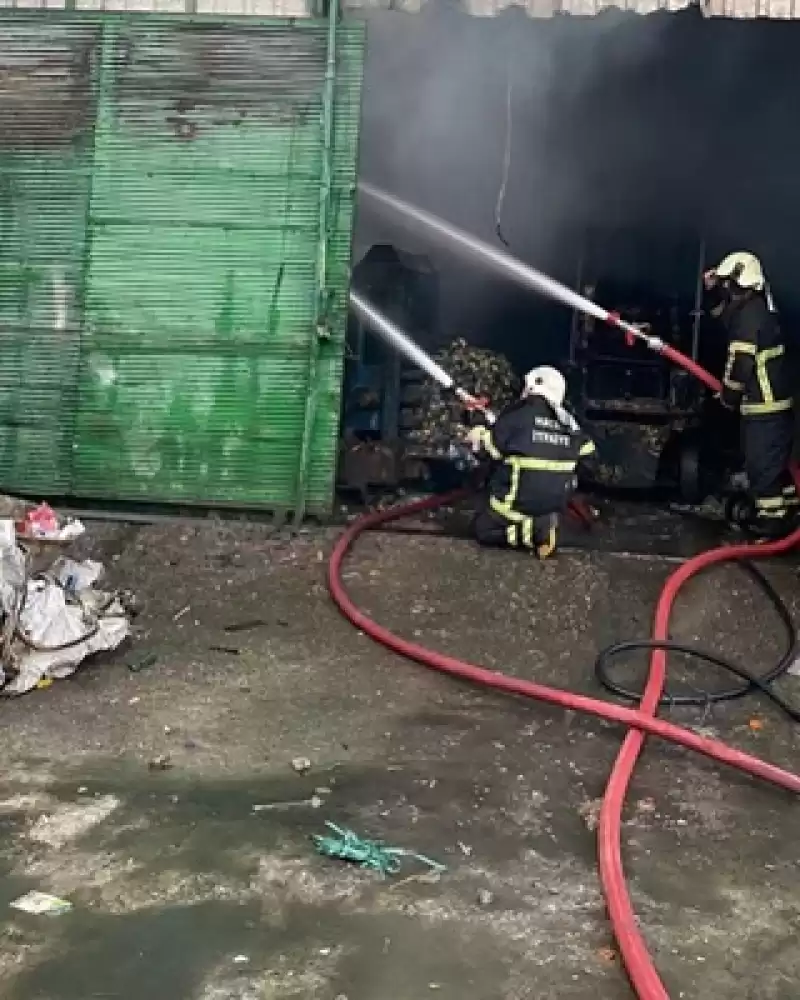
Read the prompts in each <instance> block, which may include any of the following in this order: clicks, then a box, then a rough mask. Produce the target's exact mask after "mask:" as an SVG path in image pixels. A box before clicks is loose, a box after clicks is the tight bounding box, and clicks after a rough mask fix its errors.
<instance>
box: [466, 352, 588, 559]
mask: <svg viewBox="0 0 800 1000" xmlns="http://www.w3.org/2000/svg"><path fill="white" fill-rule="evenodd" d="M565 394H566V382H565V380H564V376H563V375H562V374H561V372H559V371H556V369H555V368H549V367H547V366H542V367H540V368H534V369H533V370H532V371H530V372H528V374H527V375H526V376H525V386H524V389H523V392H522V397H521V399H519V400H518V401H517V402H516V403H513V404H512V405H511V406H509V407H508V408H507V409H506V410H504V411H503V412H502V413H501V414H500V416H499V417H498V418H497V420H496V422H495V423H494V425H493V426H492V427H474V428H473V429H472V430H471V431H470V434H469V441H470V444H471V446H472V449H473V451H474V452H475V453H476V454H478V455H485V456H488V458H489V459H490V460H492V467H491V471H490V474H489V480H488V484H487V493H486V495H485V496H484V503H483V506H482V509H480V510H479V512H478V514H477V516H476V518H475V534H476V537H477V539H478V542H479V543H480V544H481V545H492V546H504V547H510V548H522V549H528V550H530V551H532V552H534V553H535V554H536V555H537V556H538V557H539V558H540V559H546V558H547V557H548V556H550V555H552V553H553V552H554V551H555V548H556V544H557V539H558V527H559V520H560V517H561V514H562V513H563V512H564V510H565V509H566V507H567V504H568V503H569V501H570V499H571V497H572V495H573V493H574V492H575V490H576V489H577V486H578V480H577V475H576V470H577V466H578V462H579V461H580V460H581V459H582V458H586V457H588V456H589V455H592V454H594V451H595V446H594V443H593V442H592V441H591V440H590V439H589V438H588V437H587V436H586V435H585V434H584V433H583V432H582V431H581V429H580V427H579V426H578V423H577V421H576V420H575V418H574V417H573V416H572V414H570V413H569V412H568V411H567V410H566V409H565V408H564V396H565Z"/></svg>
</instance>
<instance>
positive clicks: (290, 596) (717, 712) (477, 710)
mask: <svg viewBox="0 0 800 1000" xmlns="http://www.w3.org/2000/svg"><path fill="white" fill-rule="evenodd" d="M92 537H93V543H92V548H93V552H94V554H95V555H98V556H99V557H100V558H102V559H104V560H105V561H106V562H107V564H108V565H109V567H110V572H111V575H112V577H113V579H114V580H115V582H118V583H120V584H123V585H124V586H128V587H131V588H132V589H134V590H135V591H136V592H137V593H138V594H139V595H140V597H141V599H142V601H143V611H142V614H141V616H140V619H139V623H138V626H139V633H140V634H139V636H138V638H137V641H136V642H135V644H134V645H133V646H132V647H131V648H130V649H129V650H125V651H120V652H119V653H117V654H115V655H114V657H112V658H111V659H110V660H106V661H104V662H98V663H94V664H91V665H87V666H86V667H85V668H84V669H82V670H81V671H80V672H79V674H77V675H76V676H75V677H74V678H72V679H71V680H68V681H64V682H60V683H57V684H56V685H54V686H53V687H52V688H50V689H49V690H47V691H42V692H37V693H34V694H31V695H29V696H26V697H24V698H22V699H20V700H18V701H13V702H5V703H2V704H0V714H1V717H2V730H1V732H2V735H0V744H1V745H2V754H3V759H4V762H5V767H4V772H3V776H2V781H0V785H2V787H1V788H0V828H2V831H3V834H4V835H3V838H2V849H0V864H1V865H2V869H3V875H4V878H3V880H2V883H0V886H2V888H1V889H0V929H1V930H0V993H1V994H2V996H3V997H4V1000H89V998H94V997H103V998H115V1000H140V998H141V997H142V996H145V997H147V998H148V1000H289V998H302V1000H334V998H340V1000H341V998H345V997H346V998H348V1000H421V998H423V997H427V996H431V997H440V998H442V1000H445V998H453V1000H455V998H458V1000H523V998H532V1000H549V998H559V1000H589V998H591V1000H623V998H628V997H630V996H631V992H630V988H629V986H628V985H627V983H626V980H625V977H624V974H623V973H622V972H621V971H620V968H619V966H618V964H617V961H616V959H615V956H614V953H613V948H612V942H611V941H610V938H609V933H608V926H607V923H606V919H605V914H604V908H603V903H602V900H601V896H600V893H599V890H598V882H597V878H596V874H595V841H594V834H593V829H592V828H593V826H594V822H595V818H596V800H597V797H598V796H599V795H600V794H601V792H602V790H603V785H604V780H605V778H606V775H607V773H608V769H609V766H610V764H611V762H612V760H613V757H614V754H615V752H616V750H617V748H618V746H619V741H620V732H619V731H618V730H617V729H616V728H615V727H613V726H610V725H606V724H603V723H601V722H599V721H597V720H594V719H589V718H584V717H578V716H568V715H565V714H564V713H563V712H560V711H558V710H555V709H551V708H548V707H546V706H542V705H538V704H528V703H525V704H523V703H520V702H515V701H513V700H510V699H503V698H501V697H499V696H495V695H492V694H488V693H484V692H480V691H476V690H473V689H470V688H468V687H465V686H461V685H459V684H457V683H455V682H453V681H451V680H448V679H447V678H444V677H440V676H437V675H434V674H432V673H429V672H426V671H424V670H423V669H421V668H419V667H416V666H414V665H411V664H409V663H406V662H403V661H402V660H399V659H398V658H397V657H395V656H392V655H390V654H389V653H387V652H384V651H383V650H381V649H380V648H378V647H376V646H375V645H374V644H373V643H372V642H371V641H370V640H369V639H367V638H366V637H364V636H363V635H360V634H358V633H357V632H355V631H354V630H353V629H352V628H351V627H350V626H349V625H348V624H347V623H346V622H345V621H343V620H342V619H341V618H340V617H339V616H338V614H337V613H336V612H335V611H334V610H333V608H332V607H331V605H330V603H329V601H328V598H327V596H326V591H325V587H324V569H325V562H324V560H325V554H326V552H327V550H328V549H329V546H330V536H328V535H326V534H311V533H309V534H305V535H302V536H301V537H300V538H297V539H295V540H293V541H285V540H281V539H279V538H276V537H275V536H274V535H273V534H272V533H271V532H270V530H269V529H268V528H267V527H264V526H247V525H243V524H238V525H230V524H229V525H225V524H222V523H220V522H211V523H208V524H206V525H203V526H200V527H197V526H191V527H186V526H180V525H170V526H160V527H130V526H128V527H125V526H119V525H117V526H114V525H93V530H92ZM669 569H670V566H668V565H666V564H665V563H664V562H662V561H660V560H659V559H657V558H653V559H646V558H633V559H632V558H621V557H619V556H615V555H613V554H609V553H597V552H595V553H591V554H589V553H580V552H577V553H565V554H563V555H561V556H560V558H559V559H558V560H557V561H555V562H553V563H552V564H546V565H543V566H540V565H537V564H533V563H531V562H530V561H528V560H526V559H525V558H524V557H521V556H514V555H508V554H503V553H487V552H480V551H477V550H476V549H475V548H474V547H472V546H471V545H470V544H469V543H467V542H463V541H458V542H452V541H448V540H446V539H437V538H415V537H408V536H406V537H400V536H389V535H378V536H373V537H370V538H368V539H366V540H365V541H364V542H363V543H362V544H361V545H360V547H359V549H358V552H357V553H356V555H355V556H354V557H353V559H352V561H351V562H350V564H349V565H348V568H347V574H346V575H347V583H348V586H349V587H350V588H351V590H352V593H353V594H354V595H355V596H356V597H357V598H358V599H360V600H361V601H362V602H363V604H364V606H365V607H366V608H367V609H368V610H369V611H370V612H372V613H373V614H374V615H375V616H376V617H378V618H379V619H381V620H382V621H383V622H385V623H387V624H389V625H390V626H392V627H394V628H396V629H397V630H398V631H400V632H402V633H403V634H405V635H408V636H411V637H414V638H416V639H419V640H421V641H424V642H426V643H428V644H430V645H432V646H435V647H437V648H441V649H444V650H448V651H450V652H452V653H455V654H457V655H461V656H464V657H467V658H469V659H471V660H473V661H477V662H480V663H482V664H485V665H487V666H490V667H495V668H499V669H505V670H508V671H511V672H514V673H516V674H519V675H521V676H525V677H531V678H536V679H537V680H540V681H544V682H549V683H553V684H558V685H562V686H564V687H569V688H573V689H576V690H580V691H584V692H589V693H597V692H596V687H595V682H594V679H593V675H592V671H591V664H592V659H593V656H594V654H595V653H596V651H597V650H598V649H599V648H601V647H603V646H604V645H606V644H608V643H610V642H612V641H614V640H616V639H620V638H630V637H637V636H641V635H643V634H646V631H647V627H648V621H649V616H650V611H651V608H652V605H653V601H654V599H655V597H656V594H657V592H658V590H659V586H660V584H661V582H662V581H663V580H664V578H665V576H666V574H667V573H668V572H669ZM771 575H772V577H773V579H774V580H775V581H776V582H777V583H778V585H779V586H780V588H781V590H782V592H783V593H784V594H786V595H788V596H789V597H792V598H794V599H795V601H796V600H797V596H798V588H797V576H796V570H794V569H793V568H792V567H791V566H787V565H784V566H779V567H775V568H773V569H772V570H771ZM731 591H732V592H733V596H731ZM187 609H188V610H187ZM181 612H183V613H182V614H180V613H181ZM765 616H766V617H765ZM175 619H177V620H175ZM237 625H246V626H248V627H247V628H244V629H241V630H239V631H228V632H226V631H225V628H226V627H231V626H237ZM675 633H676V635H677V636H680V637H684V638H692V639H694V640H701V641H704V642H706V643H712V644H715V645H717V646H719V647H720V648H721V649H722V650H723V651H727V652H728V653H731V654H733V655H735V656H736V657H737V658H739V659H741V660H744V661H747V662H750V663H752V664H760V665H766V664H767V663H769V662H770V660H771V658H774V657H776V656H777V655H778V654H779V652H780V650H779V645H780V642H779V638H780V637H779V630H778V628H777V625H776V623H775V620H774V618H772V617H769V612H768V611H766V610H765V608H764V605H763V603H762V599H761V598H760V597H758V596H757V595H755V594H754V592H753V590H752V587H751V585H750V583H749V582H748V581H747V580H746V579H744V578H743V577H742V576H741V575H739V574H738V573H737V572H736V571H735V570H730V571H725V572H722V573H718V574H717V575H716V576H714V577H709V578H708V579H705V580H700V581H698V582H697V583H696V584H694V585H693V586H692V588H691V593H689V594H688V595H687V596H686V598H685V599H684V600H683V601H682V602H681V606H680V608H679V611H678V615H677V617H676V627H675ZM720 636H722V638H720ZM149 654H153V655H155V656H156V657H157V659H156V662H155V663H152V664H151V665H150V666H148V667H145V668H144V669H142V670H140V671H138V672H133V671H131V670H130V669H129V667H130V665H131V664H133V665H136V664H139V663H141V662H142V661H146V658H147V657H148V655H149ZM627 669H628V668H627V667H625V666H621V667H620V670H621V672H622V673H624V672H625V671H626V670H627ZM699 669H703V668H699ZM714 682H719V678H716V679H713V680H712V679H709V680H708V684H709V685H710V684H712V683H714ZM701 686H702V685H701ZM784 690H785V693H787V694H788V695H789V696H790V697H794V698H795V699H796V700H800V679H795V678H788V679H787V680H786V681H785V682H784ZM672 714H673V716H674V717H676V718H677V719H678V720H679V721H682V722H684V723H687V724H689V725H702V726H703V727H705V728H706V729H707V730H710V731H712V732H714V733H717V734H719V735H721V736H722V737H723V738H726V739H729V740H730V741H732V742H734V743H736V744H737V745H739V746H742V747H744V748H746V749H748V750H752V751H754V752H756V753H759V754H763V755H764V756H765V757H768V758H769V759H771V760H774V761H776V762H778V763H782V764H784V765H789V766H791V765H792V764H793V763H794V764H796V761H797V753H796V745H797V744H796V736H795V730H794V729H793V728H792V726H791V724H790V723H789V722H787V721H786V720H785V719H784V718H782V717H781V716H779V715H778V714H777V713H776V711H775V710H774V709H773V708H772V707H771V706H770V705H769V704H767V703H765V702H764V701H763V700H759V699H748V700H747V701H746V702H739V703H736V704H734V705H730V706H727V707H715V708H714V709H713V710H711V711H706V710H702V709H686V710H682V711H680V712H673V713H672ZM754 719H757V720H758V721H757V723H756V724H753V721H752V720H754ZM160 755H161V756H163V757H166V758H168V762H169V764H171V767H169V768H168V769H166V770H151V769H150V768H149V767H148V762H151V761H153V759H154V758H156V757H158V756H160ZM297 757H307V758H308V759H309V760H310V761H311V765H312V766H311V770H310V771H309V772H308V773H307V774H305V775H301V774H298V773H295V771H294V770H293V769H292V766H291V762H292V760H293V758H297ZM326 820H332V821H334V822H337V823H340V824H344V825H346V826H350V827H352V828H354V829H355V830H357V831H359V832H360V833H363V834H368V835H372V836H375V837H381V838H385V839H386V840H387V841H390V842H392V843H393V844H395V845H398V846H401V847H406V848H410V849H413V850H416V851H420V852H423V853H425V854H427V855H430V856H431V857H433V858H436V859H438V860H440V861H441V862H443V863H444V864H446V865H447V871H446V873H445V874H443V875H442V876H441V877H439V878H438V879H433V880H426V879H422V878H416V879H411V880H410V881H402V880H399V879H395V880H392V881H381V880H380V879H377V878H376V877H375V876H374V875H373V874H370V873H367V872H363V871H360V870H355V869H353V868H351V867H347V866H345V865H342V864H341V863H338V862H335V861H331V860H324V859H321V858H319V857H317V856H315V854H314V852H313V850H312V847H311V844H310V841H309V836H310V834H312V833H314V832H317V831H321V830H322V829H323V826H324V822H325V821H326ZM798 829H799V828H798V821H797V806H796V803H795V802H794V801H792V800H791V799H790V798H789V797H787V796H786V795H784V794H781V793H779V792H777V791H774V790H772V789H769V788H765V787H760V786H757V785H755V784H754V783H752V782H750V781H747V780H743V779H740V778H738V777H737V776H735V775H731V774H727V773H722V772H721V771H720V770H719V769H717V768H715V767H713V766H711V765H710V764H709V763H707V762H706V761H704V760H701V759H699V758H696V757H693V756H691V755H689V754H687V753H686V752H684V751H681V750H678V749H676V748H672V747H668V746H665V745H663V744H659V743H655V742H653V743H651V744H650V745H649V746H648V750H647V753H646V758H645V760H644V761H643V763H642V766H641V767H640V768H639V770H638V772H637V778H636V782H635V787H634V791H633V795H632V798H631V802H630V806H629V809H628V813H627V817H626V823H625V858H626V865H627V869H628V871H629V873H630V876H631V881H632V890H633V895H634V898H635V903H636V907H637V911H638V913H639V915H640V918H641V921H642V924H643V927H644V930H645V932H646V935H647V939H648V941H649V943H650V945H651V947H652V949H653V952H654V954H655V956H656V960H657V963H658V967H659V969H660V970H661V972H662V974H663V976H664V979H665V981H666V983H667V987H668V990H669V994H670V996H671V997H672V998H673V1000H676V998H678V997H687V998H697V1000H699V998H703V1000H722V998H726V1000H727V998H731V997H737V998H748V1000H784V998H786V1000H788V998H790V997H796V996H797V985H796V983H797V979H798V973H799V972H800V950H799V949H798V948H797V946H796V939H797V933H798V929H800V893H799V892H798V888H797V886H798V879H797V875H798V860H799V859H800V846H799V845H800V838H798V835H797V831H798ZM419 872H420V869H419V868H415V867H414V866H413V865H410V866H409V868H408V873H409V874H414V873H419ZM30 889H39V890H41V891H44V892H50V893H55V894H57V895H59V896H62V897H66V898H68V899H69V900H70V901H71V902H72V904H73V909H72V911H71V912H69V913H67V914H65V915H62V916H59V917H50V918H47V917H33V916H28V915H25V914H20V913H17V912H15V911H14V910H13V909H11V908H10V907H9V903H10V902H11V901H12V900H13V899H15V898H16V897H18V896H19V895H21V894H22V893H23V892H26V891H28V890H30Z"/></svg>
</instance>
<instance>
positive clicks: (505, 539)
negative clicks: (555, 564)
mask: <svg viewBox="0 0 800 1000" xmlns="http://www.w3.org/2000/svg"><path fill="white" fill-rule="evenodd" d="M558 522H559V517H558V514H544V515H542V516H540V517H524V516H520V519H519V520H513V521H512V520H507V519H506V518H505V517H501V516H500V515H499V514H497V513H496V512H495V511H493V510H491V509H490V508H489V506H488V504H487V505H486V507H484V509H483V510H480V511H479V512H478V513H477V514H476V516H475V522H474V528H475V537H476V538H477V540H478V543H479V544H480V545H487V546H491V547H493V548H509V549H523V550H528V551H529V552H534V553H535V554H536V555H537V556H538V558H539V559H547V557H548V556H551V555H552V554H553V553H554V552H555V549H556V544H557V543H558Z"/></svg>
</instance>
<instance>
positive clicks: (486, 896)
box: [478, 889, 494, 906]
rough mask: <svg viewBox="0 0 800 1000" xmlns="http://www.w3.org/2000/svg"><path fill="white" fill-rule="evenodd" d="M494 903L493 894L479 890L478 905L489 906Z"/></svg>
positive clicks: (486, 890) (485, 890)
mask: <svg viewBox="0 0 800 1000" xmlns="http://www.w3.org/2000/svg"><path fill="white" fill-rule="evenodd" d="M493 902H494V893H493V892H490V891H489V890H488V889H481V890H480V891H479V892H478V903H479V904H480V905H481V906H491V905H492V903H493Z"/></svg>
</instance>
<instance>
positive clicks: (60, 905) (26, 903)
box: [11, 890, 72, 917]
mask: <svg viewBox="0 0 800 1000" xmlns="http://www.w3.org/2000/svg"><path fill="white" fill-rule="evenodd" d="M11 906H12V907H13V909H15V910H21V911H22V912H23V913H31V914H33V915H34V916H36V917H43V916H44V917H60V916H61V914H62V913H68V912H69V911H70V910H71V909H72V903H70V902H69V900H66V899H60V898H59V897H58V896H50V895H49V894H48V893H46V892H36V891H35V890H34V891H33V892H27V893H25V895H24V896H20V897H19V899H15V900H14V901H13V903H11Z"/></svg>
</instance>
